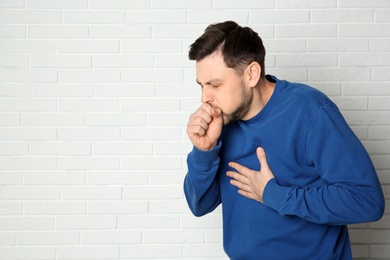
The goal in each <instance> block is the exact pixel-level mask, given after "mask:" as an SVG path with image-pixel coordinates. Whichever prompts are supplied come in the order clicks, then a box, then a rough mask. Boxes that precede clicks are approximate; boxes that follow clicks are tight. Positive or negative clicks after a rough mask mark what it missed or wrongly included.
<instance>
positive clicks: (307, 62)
mask: <svg viewBox="0 0 390 260" xmlns="http://www.w3.org/2000/svg"><path fill="white" fill-rule="evenodd" d="M337 63H338V55H337V54H279V55H276V65H277V67H333V66H336V65H337Z"/></svg>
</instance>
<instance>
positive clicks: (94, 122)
mask: <svg viewBox="0 0 390 260" xmlns="http://www.w3.org/2000/svg"><path fill="white" fill-rule="evenodd" d="M145 124H146V115H145V114H128V113H127V114H124V113H121V114H118V113H115V114H114V113H104V114H88V115H87V117H86V125H87V126H140V125H145Z"/></svg>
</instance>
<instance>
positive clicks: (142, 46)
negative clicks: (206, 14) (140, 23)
mask: <svg viewBox="0 0 390 260" xmlns="http://www.w3.org/2000/svg"><path fill="white" fill-rule="evenodd" d="M144 31H145V30H144ZM139 38H141V39H134V40H123V41H121V53H133V54H140V53H146V54H151V53H155V54H161V48H162V46H164V54H167V53H181V52H182V50H183V42H182V41H179V40H174V39H173V40H151V39H147V40H145V39H142V37H139Z"/></svg>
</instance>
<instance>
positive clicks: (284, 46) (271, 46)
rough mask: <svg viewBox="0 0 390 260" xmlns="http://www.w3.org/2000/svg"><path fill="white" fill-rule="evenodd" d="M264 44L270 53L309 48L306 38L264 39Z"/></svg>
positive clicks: (290, 51) (293, 51)
mask: <svg viewBox="0 0 390 260" xmlns="http://www.w3.org/2000/svg"><path fill="white" fill-rule="evenodd" d="M263 44H264V46H265V49H266V51H267V53H268V54H270V53H295V52H305V51H306V49H307V47H306V45H307V44H306V40H301V39H299V40H296V39H264V40H263ZM267 56H268V55H267ZM267 56H266V57H267Z"/></svg>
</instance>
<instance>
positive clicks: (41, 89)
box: [32, 83, 94, 97]
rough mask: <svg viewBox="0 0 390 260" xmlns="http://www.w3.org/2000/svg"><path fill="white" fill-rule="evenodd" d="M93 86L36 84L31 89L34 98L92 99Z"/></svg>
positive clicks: (86, 84)
mask: <svg viewBox="0 0 390 260" xmlns="http://www.w3.org/2000/svg"><path fill="white" fill-rule="evenodd" d="M93 95H94V87H93V84H89V83H85V84H79V83H74V84H72V83H69V84H67V83H56V84H50V83H37V84H34V86H33V88H32V96H35V97H92V96H93Z"/></svg>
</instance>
